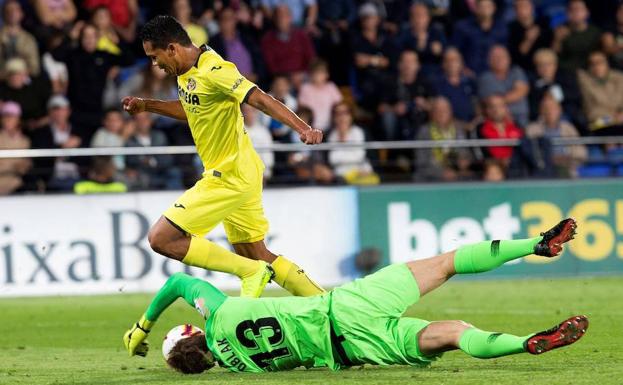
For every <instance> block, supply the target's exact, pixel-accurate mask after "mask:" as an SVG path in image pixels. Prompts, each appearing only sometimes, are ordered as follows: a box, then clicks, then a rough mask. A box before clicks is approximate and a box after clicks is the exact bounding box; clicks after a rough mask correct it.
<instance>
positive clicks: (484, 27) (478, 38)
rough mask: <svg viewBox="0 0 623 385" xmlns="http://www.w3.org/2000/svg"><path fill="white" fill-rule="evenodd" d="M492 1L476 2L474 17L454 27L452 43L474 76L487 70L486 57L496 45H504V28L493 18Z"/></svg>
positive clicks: (493, 7)
mask: <svg viewBox="0 0 623 385" xmlns="http://www.w3.org/2000/svg"><path fill="white" fill-rule="evenodd" d="M495 9H496V6H495V2H494V1H493V0H477V1H476V8H475V9H474V16H473V17H471V18H469V19H467V20H462V21H459V22H457V23H456V24H455V26H454V34H453V35H452V43H453V45H455V46H456V47H457V48H458V49H459V51H461V54H463V57H464V58H465V64H466V65H467V68H468V69H470V70H471V71H473V72H475V73H476V74H480V73H481V72H484V71H485V70H486V69H487V55H488V54H489V51H490V50H491V47H493V46H494V45H496V44H505V43H506V35H507V31H506V26H505V25H504V23H503V22H502V21H501V20H499V19H497V18H495Z"/></svg>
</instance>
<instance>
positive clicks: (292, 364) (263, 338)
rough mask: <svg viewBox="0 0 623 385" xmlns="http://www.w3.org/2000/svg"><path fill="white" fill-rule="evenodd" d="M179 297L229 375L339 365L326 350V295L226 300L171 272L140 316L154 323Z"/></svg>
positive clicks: (210, 288)
mask: <svg viewBox="0 0 623 385" xmlns="http://www.w3.org/2000/svg"><path fill="white" fill-rule="evenodd" d="M179 297H183V298H184V300H185V301H186V302H187V303H188V304H189V305H191V306H193V307H195V309H197V311H199V313H201V315H202V316H203V317H204V318H205V319H206V325H205V332H206V340H207V343H208V348H209V349H210V351H211V352H212V354H214V356H215V357H216V358H217V359H218V361H219V364H220V365H221V366H222V367H225V368H227V369H229V370H231V371H234V372H264V371H274V370H287V369H293V368H296V367H299V366H305V367H318V366H328V367H329V368H331V369H333V370H336V369H339V367H340V365H339V364H338V363H337V362H336V361H335V360H334V357H333V352H332V345H331V337H330V336H331V334H330V328H331V326H330V321H329V308H330V296H329V295H320V296H316V297H306V298H303V297H288V298H260V299H251V298H239V297H228V296H227V295H225V294H223V292H221V291H220V290H218V289H217V288H215V287H214V286H212V285H211V284H210V283H208V282H205V281H203V280H200V279H196V278H192V277H191V276H189V275H186V274H181V273H177V274H174V275H173V276H171V278H170V279H169V280H168V281H167V283H166V284H165V285H164V286H163V287H162V289H160V291H159V292H158V294H156V297H155V298H154V300H153V301H152V302H151V304H150V306H149V308H148V309H147V312H146V313H145V317H146V318H147V319H148V320H150V321H156V320H157V318H158V317H159V316H160V314H161V313H162V312H163V311H164V310H165V309H166V308H167V307H168V306H169V305H170V304H171V303H173V302H174V301H175V300H176V299H177V298H179Z"/></svg>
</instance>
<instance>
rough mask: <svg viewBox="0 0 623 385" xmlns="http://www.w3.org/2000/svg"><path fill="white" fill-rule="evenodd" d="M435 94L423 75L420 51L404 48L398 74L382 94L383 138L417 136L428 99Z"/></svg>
mask: <svg viewBox="0 0 623 385" xmlns="http://www.w3.org/2000/svg"><path fill="white" fill-rule="evenodd" d="M377 92H378V91H377ZM433 94H434V90H433V87H432V86H431V84H430V83H429V82H428V80H427V79H426V78H425V77H423V76H420V63H419V60H418V56H417V53H415V51H403V52H402V54H401V55H400V61H399V63H398V76H397V77H396V78H395V79H393V80H392V81H391V82H388V83H386V84H385V87H383V91H382V93H381V104H380V105H379V108H378V111H379V114H380V115H381V120H382V128H383V133H382V135H381V136H382V138H383V139H386V140H409V139H412V138H414V137H415V136H416V135H417V130H418V128H419V127H420V125H421V124H423V123H424V122H425V121H426V114H427V111H428V101H427V98H428V97H430V96H432V95H433ZM377 136H378V135H377Z"/></svg>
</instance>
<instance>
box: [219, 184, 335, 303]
mask: <svg viewBox="0 0 623 385" xmlns="http://www.w3.org/2000/svg"><path fill="white" fill-rule="evenodd" d="M260 187H261V186H260ZM223 226H224V227H225V232H226V233H227V239H228V240H229V242H230V243H231V244H232V245H233V246H234V250H235V251H236V253H238V254H240V255H242V256H245V257H247V258H252V259H259V260H262V261H266V262H268V263H270V264H271V266H272V268H273V270H274V273H275V274H274V277H273V280H274V281H275V282H276V283H277V284H278V285H280V286H281V287H283V288H284V289H286V290H288V291H289V292H290V293H292V294H293V295H298V296H311V295H316V294H320V293H322V292H324V290H323V289H322V288H320V287H319V286H318V285H317V284H316V283H315V282H314V281H312V280H311V279H310V278H309V277H308V276H307V275H306V274H305V271H304V270H303V269H301V268H300V267H299V266H297V265H296V264H294V263H293V262H291V261H290V260H288V259H287V258H286V257H284V256H281V255H279V256H278V255H275V254H273V253H272V252H270V251H269V250H268V249H267V248H266V245H265V243H264V239H265V237H266V234H268V220H267V219H266V217H265V215H264V208H263V206H262V192H261V189H259V190H256V191H255V192H254V193H253V194H251V195H250V197H249V198H248V199H247V200H246V201H245V202H244V204H242V205H240V207H238V208H237V209H236V210H235V211H233V212H232V213H231V214H229V215H228V216H227V218H225V219H224V220H223Z"/></svg>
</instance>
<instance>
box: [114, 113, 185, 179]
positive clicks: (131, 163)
mask: <svg viewBox="0 0 623 385" xmlns="http://www.w3.org/2000/svg"><path fill="white" fill-rule="evenodd" d="M134 122H135V123H136V132H135V133H134V135H132V136H131V137H130V138H129V139H128V141H127V142H126V147H158V146H166V145H168V141H167V137H166V136H165V135H164V134H163V133H162V132H161V131H159V130H156V129H153V128H152V126H153V120H152V117H151V114H150V113H149V112H141V113H139V114H136V115H134ZM126 166H127V167H126V176H127V178H128V183H129V184H130V186H131V187H132V188H133V189H141V190H144V189H167V190H175V189H181V188H182V178H181V172H180V170H179V169H178V168H176V167H174V166H173V157H172V156H171V155H129V156H127V157H126Z"/></svg>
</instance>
